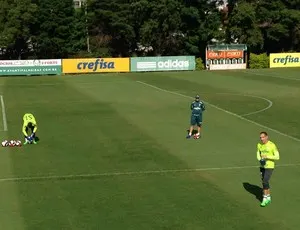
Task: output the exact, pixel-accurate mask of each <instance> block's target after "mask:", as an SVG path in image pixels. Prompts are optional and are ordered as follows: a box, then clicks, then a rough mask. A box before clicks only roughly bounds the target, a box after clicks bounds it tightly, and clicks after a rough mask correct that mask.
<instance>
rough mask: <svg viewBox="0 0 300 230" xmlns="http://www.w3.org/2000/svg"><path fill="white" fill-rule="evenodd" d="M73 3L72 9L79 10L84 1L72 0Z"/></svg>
mask: <svg viewBox="0 0 300 230" xmlns="http://www.w3.org/2000/svg"><path fill="white" fill-rule="evenodd" d="M73 1H74V7H75V8H76V9H77V8H81V7H82V6H83V5H84V2H85V1H86V0H73Z"/></svg>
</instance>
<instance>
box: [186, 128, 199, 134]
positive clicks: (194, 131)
mask: <svg viewBox="0 0 300 230" xmlns="http://www.w3.org/2000/svg"><path fill="white" fill-rule="evenodd" d="M186 131H187V133H188V134H189V133H190V130H189V129H188V130H186ZM197 133H198V131H197V130H196V129H193V132H192V135H195V134H197Z"/></svg>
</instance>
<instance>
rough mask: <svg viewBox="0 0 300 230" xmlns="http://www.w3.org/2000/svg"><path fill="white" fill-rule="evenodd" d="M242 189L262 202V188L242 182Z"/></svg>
mask: <svg viewBox="0 0 300 230" xmlns="http://www.w3.org/2000/svg"><path fill="white" fill-rule="evenodd" d="M243 187H244V189H245V190H246V191H247V192H249V193H251V194H252V195H254V196H255V197H256V199H257V200H259V201H260V202H262V199H263V197H262V188H261V187H259V186H257V185H253V184H250V183H248V182H244V183H243Z"/></svg>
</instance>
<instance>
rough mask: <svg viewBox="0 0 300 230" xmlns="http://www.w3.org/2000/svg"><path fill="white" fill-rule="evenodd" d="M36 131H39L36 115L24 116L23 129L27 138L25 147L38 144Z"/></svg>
mask: <svg viewBox="0 0 300 230" xmlns="http://www.w3.org/2000/svg"><path fill="white" fill-rule="evenodd" d="M29 131H30V133H29ZM36 131H37V123H36V119H35V117H34V115H33V114H32V113H25V114H24V116H23V127H22V132H23V134H24V136H25V143H24V145H27V144H31V143H33V144H37V142H36V141H35V133H36Z"/></svg>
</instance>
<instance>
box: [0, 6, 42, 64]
mask: <svg viewBox="0 0 300 230" xmlns="http://www.w3.org/2000/svg"><path fill="white" fill-rule="evenodd" d="M36 12H37V5H36V4H35V3H33V2H32V1H31V0H18V1H12V0H2V2H1V10H0V29H1V31H0V47H1V49H2V50H4V58H9V59H21V58H26V57H27V56H28V55H29V53H30V51H31V47H32V36H31V30H32V25H33V23H34V22H35V21H36Z"/></svg>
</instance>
